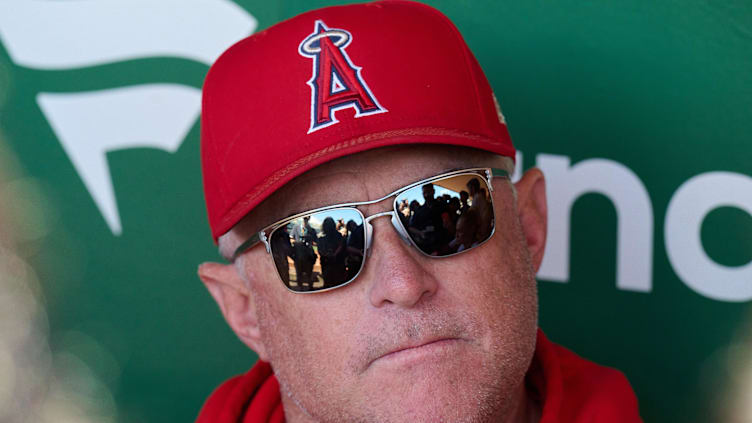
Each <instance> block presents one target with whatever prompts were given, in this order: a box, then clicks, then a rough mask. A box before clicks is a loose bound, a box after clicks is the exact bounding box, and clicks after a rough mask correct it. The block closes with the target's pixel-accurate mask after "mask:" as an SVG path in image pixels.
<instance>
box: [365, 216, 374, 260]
mask: <svg viewBox="0 0 752 423" xmlns="http://www.w3.org/2000/svg"><path fill="white" fill-rule="evenodd" d="M366 240H368V242H367V243H366V257H370V256H371V244H372V243H373V225H371V222H369V221H367V220H366Z"/></svg>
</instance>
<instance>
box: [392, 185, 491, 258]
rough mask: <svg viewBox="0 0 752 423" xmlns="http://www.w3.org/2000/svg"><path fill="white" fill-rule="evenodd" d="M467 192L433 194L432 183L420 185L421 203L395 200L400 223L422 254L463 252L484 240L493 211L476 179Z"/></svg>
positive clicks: (485, 193) (488, 230) (468, 186)
mask: <svg viewBox="0 0 752 423" xmlns="http://www.w3.org/2000/svg"><path fill="white" fill-rule="evenodd" d="M466 187H467V191H464V190H462V191H460V192H459V193H454V192H453V194H451V195H450V194H443V195H440V196H437V195H436V190H435V187H434V185H433V184H425V185H423V186H422V187H421V190H422V195H423V200H424V202H423V204H420V202H419V201H418V200H413V201H411V202H410V203H409V204H408V203H407V199H406V198H404V199H401V200H399V201H398V209H399V211H400V217H401V218H402V223H403V225H404V226H405V228H406V229H407V230H408V232H409V234H410V236H411V238H412V239H413V241H414V242H415V244H416V245H417V246H418V248H420V249H421V250H422V251H424V252H425V253H426V254H430V255H437V256H443V255H448V254H454V253H458V252H461V251H464V250H466V249H468V248H470V247H474V246H476V245H478V244H480V243H481V242H483V241H485V240H486V239H487V238H488V237H489V236H490V234H491V230H492V228H493V211H492V210H491V202H490V200H489V197H488V193H487V191H486V189H485V188H483V187H481V184H480V181H479V180H478V178H472V179H470V181H468V182H467V185H466Z"/></svg>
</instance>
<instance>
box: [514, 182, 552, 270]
mask: <svg viewBox="0 0 752 423" xmlns="http://www.w3.org/2000/svg"><path fill="white" fill-rule="evenodd" d="M515 187H516V188H517V214H518V215H519V217H520V223H521V224H522V231H523V233H524V234H525V241H526V242H527V249H528V251H529V252H530V258H531V260H532V264H533V270H535V272H536V273H537V272H538V269H539V268H540V265H541V262H542V261H543V250H545V247H546V230H547V223H548V220H547V219H548V206H547V205H546V181H545V179H544V178H543V172H541V171H540V169H538V168H532V169H530V170H528V171H527V172H525V174H524V175H522V178H521V179H520V180H519V181H517V183H515Z"/></svg>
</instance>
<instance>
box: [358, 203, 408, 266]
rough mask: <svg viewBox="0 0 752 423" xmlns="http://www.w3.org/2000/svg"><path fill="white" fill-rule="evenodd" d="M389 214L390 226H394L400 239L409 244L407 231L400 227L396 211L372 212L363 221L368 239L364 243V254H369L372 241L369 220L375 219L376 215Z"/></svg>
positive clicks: (371, 229)
mask: <svg viewBox="0 0 752 423" xmlns="http://www.w3.org/2000/svg"><path fill="white" fill-rule="evenodd" d="M390 215H391V216H392V219H391V221H392V226H394V230H396V231H397V233H398V234H399V236H400V238H401V239H402V241H404V242H405V243H406V244H408V245H409V244H410V241H409V239H408V238H407V233H406V232H405V229H404V228H403V227H402V224H401V223H400V221H399V217H398V216H397V213H395V212H394V211H393V210H390V211H385V212H381V213H376V214H373V215H371V216H368V217H367V218H366V219H365V223H366V239H367V241H368V242H367V243H366V255H368V256H370V255H371V244H372V243H373V225H371V221H372V220H373V219H376V218H377V217H382V216H390Z"/></svg>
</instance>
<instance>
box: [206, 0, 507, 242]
mask: <svg viewBox="0 0 752 423" xmlns="http://www.w3.org/2000/svg"><path fill="white" fill-rule="evenodd" d="M423 143H425V144H451V145H458V146H467V147H474V148H478V149H482V150H487V151H490V152H493V153H496V154H500V155H503V156H509V157H512V158H513V157H514V153H515V150H514V146H513V145H512V141H511V139H510V137H509V133H508V131H507V127H506V123H505V121H504V117H503V116H502V114H501V111H500V109H499V107H498V103H497V102H496V98H495V97H494V95H493V92H492V91H491V87H490V85H489V84H488V81H487V80H486V77H485V75H484V74H483V71H482V70H481V68H480V66H479V65H478V62H477V60H476V59H475V57H474V56H473V54H472V52H471V51H470V49H469V48H468V47H467V45H466V44H465V41H464V40H463V38H462V36H461V35H460V33H459V31H458V30H457V28H456V27H455V26H454V25H453V24H452V23H451V22H450V21H449V19H448V18H447V17H446V16H444V15H443V14H441V12H439V11H437V10H436V9H434V8H431V7H429V6H426V5H424V4H420V3H415V2H408V1H391V0H387V1H379V2H373V3H367V4H356V5H349V6H336V7H327V8H324V9H319V10H313V11H310V12H306V13H303V14H301V15H298V16H296V17H294V18H292V19H289V20H287V21H284V22H281V23H279V24H276V25H274V26H272V27H270V28H268V29H266V30H264V31H262V32H259V33H256V34H254V35H251V36H250V37H248V38H246V39H244V40H241V41H239V42H238V43H236V44H235V45H233V46H232V47H230V48H229V49H228V50H227V51H226V52H225V53H224V54H222V56H221V57H220V58H219V59H217V61H216V63H215V64H214V65H213V66H212V67H211V69H210V70H209V73H208V75H207V77H206V81H205V82H204V88H203V110H202V114H201V161H202V169H203V178H204V194H205V196H206V207H207V211H208V215H209V225H210V226H211V230H212V236H213V238H214V240H215V242H216V241H217V239H218V238H219V237H220V236H221V235H223V234H224V233H226V232H227V231H229V230H230V229H231V228H232V227H233V226H234V225H235V224H236V223H238V222H239V221H240V220H241V219H242V218H243V217H244V216H245V215H246V214H247V213H248V212H250V211H251V210H253V208H254V207H256V206H257V205H258V204H259V203H260V202H261V201H263V200H264V199H265V198H267V197H268V196H269V195H271V194H272V193H273V192H274V191H275V190H277V189H279V188H280V187H281V186H283V185H284V184H285V183H287V182H289V181H290V180H291V179H293V178H295V177H296V176H298V175H300V174H302V173H304V172H305V171H307V170H309V169H311V168H313V167H316V166H318V165H320V164H322V163H325V162H328V161H330V160H333V159H335V158H338V157H342V156H346V155H350V154H353V153H357V152H360V151H365V150H370V149H374V148H378V147H383V146H388V145H398V144H423Z"/></svg>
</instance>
